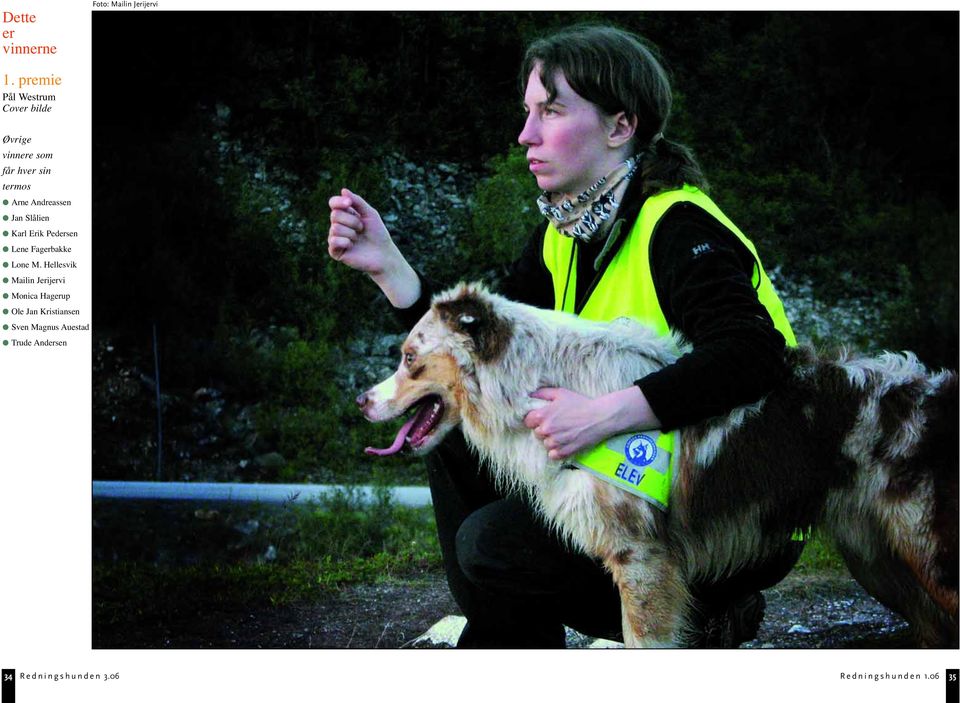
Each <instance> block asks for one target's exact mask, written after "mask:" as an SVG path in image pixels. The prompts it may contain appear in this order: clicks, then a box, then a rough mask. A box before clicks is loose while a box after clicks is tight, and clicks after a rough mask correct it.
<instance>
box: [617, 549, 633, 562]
mask: <svg viewBox="0 0 960 703" xmlns="http://www.w3.org/2000/svg"><path fill="white" fill-rule="evenodd" d="M632 557H633V550H632V549H621V550H620V551H619V552H617V553H616V554H614V555H613V560H614V561H615V562H616V563H617V564H620V565H623V564H627V563H628V562H629V561H630V559H631V558H632Z"/></svg>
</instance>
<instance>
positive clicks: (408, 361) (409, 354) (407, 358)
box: [403, 352, 417, 366]
mask: <svg viewBox="0 0 960 703" xmlns="http://www.w3.org/2000/svg"><path fill="white" fill-rule="evenodd" d="M416 358H417V357H416V355H415V354H414V353H413V352H407V353H406V354H404V355H403V363H405V364H406V365H407V366H410V365H412V364H413V360H414V359H416Z"/></svg>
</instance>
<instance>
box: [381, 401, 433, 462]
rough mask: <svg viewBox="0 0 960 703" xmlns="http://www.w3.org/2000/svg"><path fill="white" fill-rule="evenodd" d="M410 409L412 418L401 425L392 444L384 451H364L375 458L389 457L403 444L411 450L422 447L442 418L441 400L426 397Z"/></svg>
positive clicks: (401, 447)
mask: <svg viewBox="0 0 960 703" xmlns="http://www.w3.org/2000/svg"><path fill="white" fill-rule="evenodd" d="M411 408H413V409H414V414H413V417H411V418H410V419H409V420H407V421H406V422H405V423H403V427H401V428H400V431H399V432H397V437H396V439H394V440H393V444H391V445H390V446H389V447H387V448H386V449H376V448H374V447H367V448H366V449H365V450H364V451H365V452H366V453H367V454H374V455H376V456H390V455H391V454H396V453H397V452H399V451H400V450H401V449H403V447H404V445H405V444H406V445H407V446H409V447H410V448H411V449H419V448H420V447H422V446H423V444H424V442H426V441H427V437H428V436H429V434H430V433H431V432H432V431H433V430H434V428H436V426H437V425H438V424H439V423H440V418H441V417H443V400H441V399H440V396H438V395H428V396H426V397H424V398H423V399H421V400H419V401H417V402H416V403H414V404H413V405H412V406H411Z"/></svg>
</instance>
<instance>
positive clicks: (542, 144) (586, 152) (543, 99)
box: [517, 65, 622, 195]
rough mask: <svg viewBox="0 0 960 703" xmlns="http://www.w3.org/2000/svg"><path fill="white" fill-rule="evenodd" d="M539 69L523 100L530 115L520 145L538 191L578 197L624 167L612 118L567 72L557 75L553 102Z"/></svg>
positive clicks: (536, 69)
mask: <svg viewBox="0 0 960 703" xmlns="http://www.w3.org/2000/svg"><path fill="white" fill-rule="evenodd" d="M539 74H540V67H539V65H538V66H534V69H533V71H531V73H530V78H529V79H528V81H527V90H526V93H525V94H524V97H523V105H524V110H525V111H526V113H527V119H526V122H525V123H524V125H523V131H521V132H520V136H519V137H517V141H519V142H520V144H522V145H523V146H525V147H526V148H527V161H528V162H529V163H530V171H531V172H532V173H533V175H534V176H536V178H537V186H539V187H540V189H541V190H546V191H550V192H557V193H565V194H568V195H578V194H579V193H581V192H583V191H585V190H586V189H587V188H589V187H590V186H592V185H593V184H594V183H596V182H597V181H598V180H599V179H600V178H602V177H603V176H605V175H606V174H608V173H609V172H610V171H612V170H613V169H614V168H615V167H616V166H617V164H618V163H620V161H622V158H621V154H620V150H619V149H616V148H614V147H613V146H612V145H611V144H610V143H609V137H610V131H611V128H612V121H611V118H608V117H605V116H604V115H603V114H601V112H600V110H599V109H598V108H597V106H596V105H594V104H593V103H591V102H587V101H586V100H584V99H583V98H581V97H580V96H579V95H577V94H576V93H575V92H574V90H573V88H571V87H570V84H569V83H567V79H566V78H565V77H564V75H563V73H562V72H558V73H557V74H556V78H555V83H556V86H557V97H556V98H555V99H554V100H553V102H548V97H547V89H546V88H545V87H544V86H543V83H542V82H541V81H540V75H539Z"/></svg>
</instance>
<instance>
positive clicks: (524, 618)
mask: <svg viewBox="0 0 960 703" xmlns="http://www.w3.org/2000/svg"><path fill="white" fill-rule="evenodd" d="M427 468H428V471H429V478H430V492H431V495H432V498H433V506H434V512H435V514H436V520H437V532H438V534H439V540H440V548H441V550H442V552H443V564H444V569H445V571H446V575H447V582H448V583H449V585H450V591H451V592H452V594H453V597H454V599H455V600H456V602H457V604H458V605H459V606H460V609H461V611H462V612H463V614H464V616H465V617H466V618H467V626H466V628H465V629H464V631H463V634H462V635H461V637H460V641H459V642H458V645H457V646H458V647H476V648H521V647H533V648H555V647H563V646H564V644H565V633H564V628H563V626H564V625H568V626H570V627H572V628H574V629H575V630H577V631H578V632H582V633H583V634H585V635H589V636H593V637H604V638H606V639H618V640H622V635H621V632H620V628H621V624H620V623H621V621H620V597H619V594H618V591H617V588H616V586H615V585H614V583H613V579H612V578H611V577H610V574H609V573H607V572H606V571H605V570H604V568H603V565H602V564H601V563H600V562H599V561H597V560H595V559H592V558H590V557H588V556H586V555H584V554H583V553H582V552H579V551H578V550H576V549H575V548H571V547H569V546H567V545H565V544H564V543H563V542H562V541H561V540H560V539H559V538H558V537H557V535H556V534H555V533H554V532H553V531H551V530H549V529H548V528H547V527H546V526H545V525H544V524H543V523H542V522H541V521H540V520H539V519H538V518H537V517H536V515H535V514H534V511H533V510H532V508H531V507H530V506H529V505H528V504H527V503H526V502H525V500H524V499H523V498H522V497H520V496H515V495H503V494H502V493H500V492H498V491H497V490H496V488H495V487H494V485H493V481H492V478H491V476H490V473H489V472H488V471H487V469H486V468H485V467H483V466H480V465H479V461H478V459H477V457H476V455H475V454H474V452H473V451H472V450H471V449H469V447H467V445H466V443H465V441H464V439H463V435H462V434H461V433H460V432H459V431H454V432H451V433H450V434H449V435H448V436H447V438H446V439H445V440H444V441H443V442H442V443H441V444H440V445H439V446H438V447H437V448H436V449H435V450H434V451H433V452H432V453H431V454H430V455H428V457H427ZM798 556H799V550H797V549H794V548H793V547H791V548H790V549H788V550H787V553H785V554H784V555H783V558H781V559H777V560H774V562H773V563H769V564H767V565H764V567H763V568H761V569H754V570H751V571H750V572H749V573H746V572H744V573H740V574H736V575H734V576H733V577H732V578H730V579H729V580H727V581H725V582H724V583H722V584H710V585H696V584H695V585H694V586H693V588H692V590H693V595H694V598H695V601H696V603H695V605H696V607H697V610H699V611H700V612H702V613H704V614H709V613H710V612H712V611H721V610H723V609H724V608H725V607H726V605H727V604H728V603H730V602H733V601H735V600H737V599H738V598H741V597H743V596H745V595H747V594H750V593H753V592H755V591H758V590H760V589H762V588H768V587H769V586H772V585H774V584H775V583H777V582H778V581H779V580H780V579H782V578H783V576H784V575H786V573H787V572H788V571H789V570H790V568H792V566H793V564H794V562H795V561H796V559H797V557H798Z"/></svg>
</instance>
